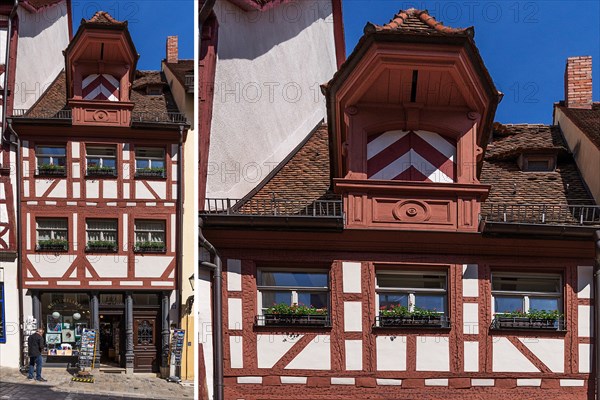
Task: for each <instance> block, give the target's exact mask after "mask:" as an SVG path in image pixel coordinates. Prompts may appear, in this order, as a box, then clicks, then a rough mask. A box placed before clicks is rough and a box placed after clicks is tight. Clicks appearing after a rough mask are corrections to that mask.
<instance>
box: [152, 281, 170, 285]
mask: <svg viewBox="0 0 600 400" xmlns="http://www.w3.org/2000/svg"><path fill="white" fill-rule="evenodd" d="M150 286H175V284H174V283H173V282H167V281H151V282H150Z"/></svg>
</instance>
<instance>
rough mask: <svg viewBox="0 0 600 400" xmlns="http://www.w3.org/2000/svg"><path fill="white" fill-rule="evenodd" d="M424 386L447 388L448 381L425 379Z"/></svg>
mask: <svg viewBox="0 0 600 400" xmlns="http://www.w3.org/2000/svg"><path fill="white" fill-rule="evenodd" d="M425 386H448V379H425Z"/></svg>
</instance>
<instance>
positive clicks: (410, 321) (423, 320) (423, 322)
mask: <svg viewBox="0 0 600 400" xmlns="http://www.w3.org/2000/svg"><path fill="white" fill-rule="evenodd" d="M373 327H374V328H391V329H398V328H401V329H409V328H412V329H419V328H421V329H423V328H425V329H436V328H437V329H440V328H450V318H448V317H446V316H445V315H439V316H426V317H419V316H385V317H384V316H380V315H378V316H376V317H375V322H374V323H373Z"/></svg>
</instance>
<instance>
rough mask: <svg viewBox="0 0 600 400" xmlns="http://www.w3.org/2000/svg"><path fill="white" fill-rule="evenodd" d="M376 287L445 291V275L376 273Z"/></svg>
mask: <svg viewBox="0 0 600 400" xmlns="http://www.w3.org/2000/svg"><path fill="white" fill-rule="evenodd" d="M377 286H378V287H380V288H414V289H446V275H445V274H439V275H437V274H430V273H423V274H391V273H378V274H377Z"/></svg>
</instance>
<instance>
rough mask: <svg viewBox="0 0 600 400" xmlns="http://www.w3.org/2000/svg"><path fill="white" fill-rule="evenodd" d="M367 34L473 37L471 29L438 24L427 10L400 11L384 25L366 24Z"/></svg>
mask: <svg viewBox="0 0 600 400" xmlns="http://www.w3.org/2000/svg"><path fill="white" fill-rule="evenodd" d="M364 31H365V33H367V32H400V33H411V34H415V33H416V34H425V35H440V34H445V35H468V36H473V35H474V30H473V27H469V28H450V27H448V26H444V24H443V23H442V22H438V21H436V20H435V18H434V17H432V16H431V15H429V11H427V10H417V9H415V8H410V9H408V10H406V11H404V10H400V11H398V13H397V14H396V15H394V18H392V19H391V20H390V22H388V23H387V24H385V25H376V24H373V23H371V22H369V23H367V25H366V26H365V29H364Z"/></svg>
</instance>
